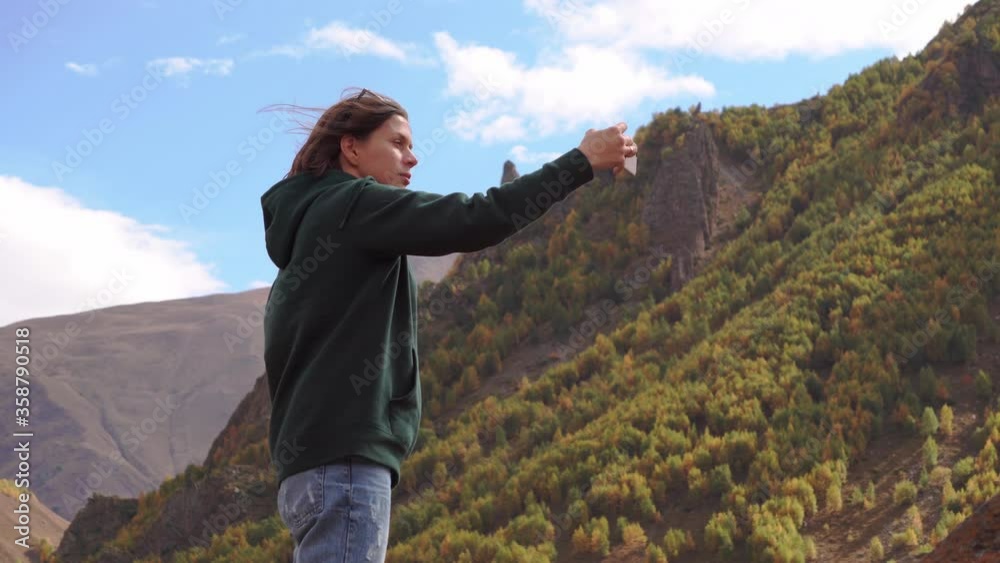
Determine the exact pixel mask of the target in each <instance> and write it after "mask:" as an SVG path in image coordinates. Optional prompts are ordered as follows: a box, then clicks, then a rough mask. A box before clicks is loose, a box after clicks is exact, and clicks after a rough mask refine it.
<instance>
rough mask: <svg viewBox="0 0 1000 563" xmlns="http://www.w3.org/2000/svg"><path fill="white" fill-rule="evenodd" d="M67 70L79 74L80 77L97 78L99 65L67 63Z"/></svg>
mask: <svg viewBox="0 0 1000 563" xmlns="http://www.w3.org/2000/svg"><path fill="white" fill-rule="evenodd" d="M66 68H68V69H70V70H72V71H73V72H75V73H77V74H79V75H80V76H97V65H95V64H94V63H83V64H80V63H75V62H73V61H69V62H68V63H66Z"/></svg>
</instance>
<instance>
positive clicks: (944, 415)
mask: <svg viewBox="0 0 1000 563" xmlns="http://www.w3.org/2000/svg"><path fill="white" fill-rule="evenodd" d="M941 432H943V433H944V435H945V436H951V435H952V434H953V433H954V432H955V413H954V411H952V410H951V407H950V406H948V405H946V404H945V405H941Z"/></svg>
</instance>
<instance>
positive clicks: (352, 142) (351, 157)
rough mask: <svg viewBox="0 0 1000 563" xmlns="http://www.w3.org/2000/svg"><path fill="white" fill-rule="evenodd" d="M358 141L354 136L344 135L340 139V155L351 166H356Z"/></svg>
mask: <svg viewBox="0 0 1000 563" xmlns="http://www.w3.org/2000/svg"><path fill="white" fill-rule="evenodd" d="M357 144H358V139H357V138H356V137H355V136H354V135H344V136H343V137H341V138H340V154H341V156H343V157H344V160H346V161H347V162H348V164H350V165H351V166H357V165H358V154H357Z"/></svg>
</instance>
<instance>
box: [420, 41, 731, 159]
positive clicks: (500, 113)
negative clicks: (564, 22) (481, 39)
mask: <svg viewBox="0 0 1000 563" xmlns="http://www.w3.org/2000/svg"><path fill="white" fill-rule="evenodd" d="M434 43H435V45H436V47H437V50H438V53H439V55H440V57H441V59H442V61H443V63H444V67H445V70H446V72H447V75H448V86H447V90H446V93H448V94H450V95H452V96H457V97H463V98H466V99H467V100H469V101H470V102H471V103H465V104H463V105H462V107H463V108H466V109H463V110H461V111H458V112H456V115H455V117H454V118H453V119H451V120H450V121H449V123H447V124H446V126H448V127H449V128H450V129H452V130H453V131H455V132H456V134H457V135H458V136H459V137H461V138H463V139H466V140H468V139H473V138H478V139H479V140H481V141H483V142H486V143H488V142H492V141H496V140H504V141H512V140H519V139H523V138H527V137H528V136H529V135H533V136H546V135H550V134H552V133H555V132H558V131H561V130H565V129H566V128H574V127H578V126H579V125H580V124H582V123H590V124H592V123H594V122H601V121H610V120H617V119H620V118H621V116H622V115H623V114H624V113H625V112H626V111H627V110H631V109H634V108H635V107H636V106H637V105H638V104H639V103H640V102H642V101H644V100H646V99H652V100H660V99H662V98H664V97H667V96H674V95H678V94H696V95H700V96H712V95H714V93H715V88H714V87H713V86H712V85H711V84H710V83H709V82H707V81H706V80H704V79H703V78H701V77H698V76H690V75H681V76H672V75H669V74H668V73H667V72H666V71H665V70H664V69H662V68H660V67H657V66H655V65H652V64H649V63H647V62H645V61H643V60H642V59H641V58H640V57H637V56H635V55H634V54H631V53H626V52H623V51H620V50H614V49H610V48H606V47H599V46H591V45H569V46H565V47H564V48H562V50H561V52H560V53H559V54H558V56H556V55H553V56H550V57H548V58H543V59H542V60H540V61H539V62H538V63H536V64H535V65H534V66H529V65H527V64H523V63H521V62H519V61H518V60H517V57H516V56H515V55H514V54H513V53H509V52H506V51H503V50H501V49H497V48H493V47H485V46H481V45H475V44H468V45H462V44H459V43H458V42H457V41H456V40H455V39H454V38H452V36H451V35H450V34H448V33H447V32H438V33H435V34H434Z"/></svg>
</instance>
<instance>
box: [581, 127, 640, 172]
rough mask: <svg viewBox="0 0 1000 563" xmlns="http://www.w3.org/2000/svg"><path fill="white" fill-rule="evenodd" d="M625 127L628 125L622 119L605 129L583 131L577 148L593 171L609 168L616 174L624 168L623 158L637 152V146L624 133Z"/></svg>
mask: <svg viewBox="0 0 1000 563" xmlns="http://www.w3.org/2000/svg"><path fill="white" fill-rule="evenodd" d="M626 129H628V125H626V124H625V122H624V121H623V122H621V123H618V124H617V125H613V126H611V127H608V128H607V129H587V132H586V133H584V135H583V141H581V142H580V146H579V149H580V152H582V153H583V154H584V156H586V157H587V160H589V161H590V167H591V168H593V169H594V171H595V172H596V171H598V170H608V169H609V168H610V169H611V170H612V174H616V175H617V174H618V173H619V172H621V170H622V169H623V168H624V166H625V159H626V158H628V157H630V156H635V155H636V154H637V153H638V152H639V147H638V146H636V144H635V142H634V141H633V140H632V138H631V137H629V136H628V135H626V134H625V130H626Z"/></svg>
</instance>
